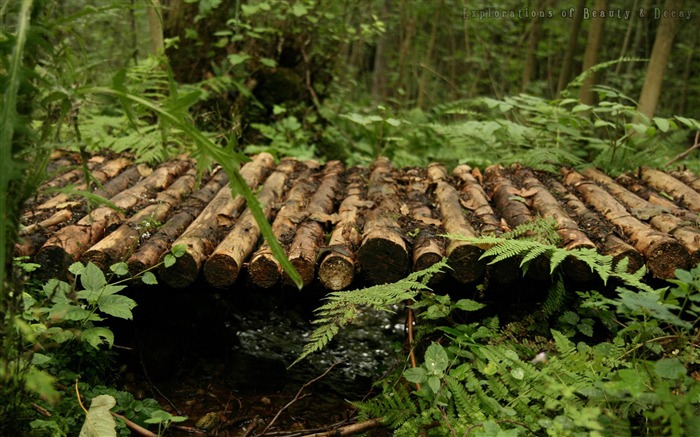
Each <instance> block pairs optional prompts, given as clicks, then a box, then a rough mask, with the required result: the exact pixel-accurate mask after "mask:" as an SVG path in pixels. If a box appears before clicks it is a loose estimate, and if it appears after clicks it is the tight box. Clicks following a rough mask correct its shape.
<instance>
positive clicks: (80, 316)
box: [49, 303, 90, 321]
mask: <svg viewBox="0 0 700 437" xmlns="http://www.w3.org/2000/svg"><path fill="white" fill-rule="evenodd" d="M88 316H90V311H88V310H86V309H84V308H80V307H79V306H75V305H73V304H68V303H57V304H56V305H54V306H53V307H51V311H49V317H50V318H51V319H53V320H54V321H58V320H84V319H85V318H87V317H88Z"/></svg>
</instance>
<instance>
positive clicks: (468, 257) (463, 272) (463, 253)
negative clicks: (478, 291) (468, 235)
mask: <svg viewBox="0 0 700 437" xmlns="http://www.w3.org/2000/svg"><path fill="white" fill-rule="evenodd" d="M483 253H484V251H483V250H482V249H481V248H479V247H477V246H473V245H471V244H459V245H450V247H448V248H447V264H448V265H449V266H450V267H451V269H452V270H450V274H451V275H452V276H453V277H454V278H455V279H456V280H457V281H459V282H461V283H462V284H469V283H472V282H476V281H478V280H479V279H480V278H481V276H482V275H483V274H484V271H485V270H486V265H485V264H484V263H482V262H481V261H479V258H480V257H481V255H482V254H483Z"/></svg>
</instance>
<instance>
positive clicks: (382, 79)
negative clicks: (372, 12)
mask: <svg viewBox="0 0 700 437" xmlns="http://www.w3.org/2000/svg"><path fill="white" fill-rule="evenodd" d="M388 17H389V0H384V2H383V3H382V11H381V14H380V19H381V20H382V21H383V22H386V21H387V19H388ZM388 33H389V30H388V29H387V30H385V31H384V33H383V34H382V36H380V37H379V40H378V41H377V47H376V50H375V52H374V69H373V71H372V101H373V102H374V104H375V105H376V104H379V103H381V102H383V101H384V100H386V97H387V88H386V87H387V83H386V79H387V78H386V76H387V59H386V56H387V55H386V53H385V52H386V46H387V43H388V40H389V34H388Z"/></svg>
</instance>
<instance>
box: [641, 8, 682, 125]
mask: <svg viewBox="0 0 700 437" xmlns="http://www.w3.org/2000/svg"><path fill="white" fill-rule="evenodd" d="M682 6H683V1H682V0H666V1H665V2H664V7H663V10H664V11H678V10H680V9H681V7H682ZM677 28H678V17H677V16H676V15H675V14H674V15H671V14H669V15H668V16H663V17H661V22H660V23H659V28H658V30H657V32H656V38H655V39H654V48H653V49H652V50H651V56H650V58H649V63H648V65H647V72H646V76H645V77H644V85H642V92H641V94H640V96H639V103H638V104H637V111H639V112H640V113H642V114H643V115H645V116H646V117H647V118H649V119H651V118H652V117H653V116H654V112H655V111H656V104H657V103H658V101H659V95H660V94H661V86H662V85H663V81H664V73H665V72H666V66H667V65H668V58H669V56H670V55H671V50H672V49H673V40H674V39H675V37H676V30H677Z"/></svg>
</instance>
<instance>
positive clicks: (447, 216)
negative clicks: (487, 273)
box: [428, 163, 486, 284]
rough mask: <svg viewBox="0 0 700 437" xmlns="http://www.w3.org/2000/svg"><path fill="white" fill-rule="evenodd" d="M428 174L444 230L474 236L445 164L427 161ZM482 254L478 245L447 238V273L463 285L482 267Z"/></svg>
mask: <svg viewBox="0 0 700 437" xmlns="http://www.w3.org/2000/svg"><path fill="white" fill-rule="evenodd" d="M428 177H429V178H430V181H431V183H433V184H434V185H435V189H434V191H433V192H434V196H435V199H436V202H437V204H438V207H439V210H440V215H441V216H442V225H443V227H444V228H445V231H446V232H447V233H448V234H452V235H460V236H462V237H465V238H473V237H476V236H477V233H476V231H475V230H474V228H473V227H472V225H471V224H470V223H469V221H467V219H466V217H465V216H464V214H463V211H462V206H461V203H460V199H459V193H458V192H457V190H456V189H455V188H454V187H453V186H452V185H450V183H449V182H448V177H447V170H446V169H445V166H443V165H442V164H437V163H433V164H430V165H429V166H428ZM483 253H484V251H483V249H482V248H480V247H478V246H476V245H474V244H472V243H469V242H467V241H464V240H459V239H450V240H449V241H448V243H447V248H446V250H445V254H446V255H447V264H448V265H449V266H450V270H449V273H450V275H451V276H452V277H453V278H455V279H456V280H457V281H459V282H461V283H463V284H468V283H473V282H476V281H478V280H479V278H481V276H482V275H483V274H484V270H485V269H486V267H485V264H484V263H483V262H481V261H480V260H479V258H480V257H481V255H482V254H483Z"/></svg>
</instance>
